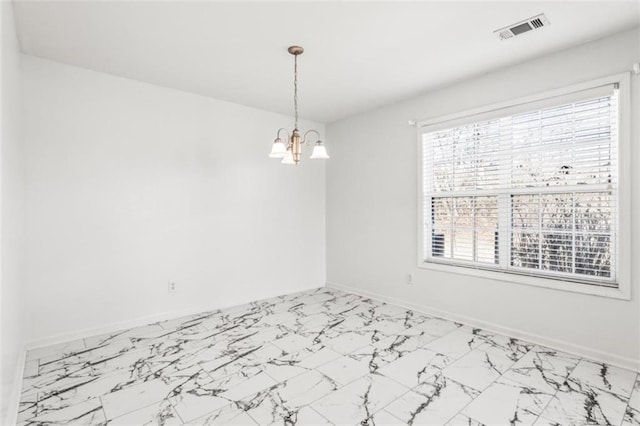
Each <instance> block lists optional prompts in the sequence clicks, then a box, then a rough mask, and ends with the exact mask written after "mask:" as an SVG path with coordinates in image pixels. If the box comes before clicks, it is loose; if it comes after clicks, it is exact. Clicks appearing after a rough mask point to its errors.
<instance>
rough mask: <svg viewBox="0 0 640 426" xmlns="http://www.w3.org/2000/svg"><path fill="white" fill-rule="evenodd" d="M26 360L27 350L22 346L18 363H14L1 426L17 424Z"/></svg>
mask: <svg viewBox="0 0 640 426" xmlns="http://www.w3.org/2000/svg"><path fill="white" fill-rule="evenodd" d="M26 358H27V348H26V346H24V345H23V346H22V348H21V349H20V351H19V352H18V362H17V363H16V372H15V374H14V378H13V383H12V389H11V394H10V395H9V401H7V413H6V415H5V418H4V422H3V423H2V424H3V425H15V424H17V423H18V409H19V404H20V393H21V391H22V380H23V378H24V377H23V376H24V366H25V362H26Z"/></svg>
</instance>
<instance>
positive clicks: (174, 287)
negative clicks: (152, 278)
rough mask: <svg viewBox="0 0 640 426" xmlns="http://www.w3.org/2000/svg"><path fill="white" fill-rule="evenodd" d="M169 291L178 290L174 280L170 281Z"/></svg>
mask: <svg viewBox="0 0 640 426" xmlns="http://www.w3.org/2000/svg"><path fill="white" fill-rule="evenodd" d="M168 290H169V293H175V292H176V283H174V282H173V281H169V288H168Z"/></svg>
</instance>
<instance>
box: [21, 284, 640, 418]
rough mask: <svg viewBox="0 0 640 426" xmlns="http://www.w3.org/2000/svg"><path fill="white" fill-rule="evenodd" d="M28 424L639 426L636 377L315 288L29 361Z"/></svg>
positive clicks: (90, 341)
mask: <svg viewBox="0 0 640 426" xmlns="http://www.w3.org/2000/svg"><path fill="white" fill-rule="evenodd" d="M19 410H20V412H19V419H18V420H19V424H20V425H48V424H85V425H105V424H109V425H132V426H133V425H183V424H192V425H209V424H232V425H255V424H260V425H271V424H286V425H293V424H308V425H316V424H340V425H342V424H345V425H401V424H414V425H530V424H536V425H585V424H598V425H600V424H602V425H605V424H606V425H617V426H620V425H640V379H639V378H638V374H637V373H635V372H632V371H628V370H624V369H621V368H617V367H614V366H610V365H606V364H602V363H597V362H594V361H591V360H587V359H583V358H580V357H577V356H574V355H571V354H566V353H561V352H558V351H554V350H552V349H549V348H544V347H540V346H536V345H533V344H530V343H527V342H523V341H520V340H517V339H513V338H510V337H508V336H502V335H496V334H492V333H489V332H486V331H484V330H479V329H474V328H471V327H468V326H465V325H463V324H458V323H454V322H451V321H446V320H443V319H441V318H435V317H431V316H428V315H424V314H420V313H417V312H412V311H408V310H406V309H403V308H400V307H397V306H393V305H389V304H385V303H382V302H378V301H375V300H371V299H367V298H364V297H360V296H357V295H354V294H349V293H344V292H341V291H337V290H333V289H328V288H320V289H317V290H312V291H307V292H302V293H296V294H291V295H286V296H281V297H277V298H273V299H269V300H262V301H258V302H254V303H250V304H247V305H243V306H237V307H233V308H230V309H224V310H219V311H213V312H205V313H202V314H198V315H192V316H188V317H184V318H179V319H175V320H171V321H164V322H159V323H156V324H150V325H147V326H144V327H139V328H134V329H130V330H122V331H120V332H117V333H112V334H107V335H101V336H94V337H91V338H87V339H83V340H77V341H73V342H66V343H63V344H59V345H54V346H50V347H46V348H41V349H36V350H33V351H30V352H28V354H27V362H26V364H25V371H24V381H23V387H22V398H21V402H20V407H19Z"/></svg>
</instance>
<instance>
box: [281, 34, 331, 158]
mask: <svg viewBox="0 0 640 426" xmlns="http://www.w3.org/2000/svg"><path fill="white" fill-rule="evenodd" d="M287 50H288V51H289V53H291V54H292V55H293V109H294V111H295V125H294V127H293V131H292V132H291V134H289V132H288V131H287V129H284V128H281V129H278V133H277V134H276V139H275V140H274V141H273V145H272V147H271V153H270V154H269V157H271V158H281V159H282V161H281V162H282V164H298V163H299V162H300V156H301V154H302V146H303V145H305V146H308V145H312V144H313V151H312V152H311V157H309V158H310V159H312V160H326V159H327V158H329V155H327V149H326V148H325V146H324V145H323V144H322V141H321V140H320V133H318V131H317V130H307V132H306V133H305V134H304V136H302V137H300V131H299V130H298V55H302V52H304V49H303V48H302V47H300V46H290V47H289V49H287ZM282 132H285V133H286V134H287V141H288V144H287V146H286V147H285V146H284V143H283V142H282V138H281V137H280V135H281V133H282ZM309 134H313V135H314V136H315V143H314V142H313V140H307V136H308V135H309Z"/></svg>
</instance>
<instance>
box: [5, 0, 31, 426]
mask: <svg viewBox="0 0 640 426" xmlns="http://www.w3.org/2000/svg"><path fill="white" fill-rule="evenodd" d="M0 15H1V24H2V33H1V34H2V88H1V95H2V113H1V117H2V118H1V119H2V124H1V126H2V132H1V135H2V136H1V137H2V140H1V145H2V149H1V151H0V156H1V158H2V161H1V163H0V170H1V171H2V173H1V176H0V179H1V182H2V187H1V197H0V198H1V205H2V209H1V210H2V211H1V214H2V220H1V223H0V251H1V256H0V257H1V271H2V272H1V274H0V279H1V282H0V283H1V292H0V297H1V300H2V303H1V307H0V309H1V322H2V327H1V328H2V330H1V345H0V346H1V347H2V354H1V356H2V370H1V371H0V377H1V378H2V393H1V394H0V399H1V400H2V410H1V412H0V420H1V419H8V418H10V416H11V413H10V411H14V410H15V408H14V405H15V404H17V400H16V399H14V400H13V404H12V403H11V398H16V397H17V394H15V393H13V392H14V390H15V383H14V382H15V379H16V370H17V369H18V365H19V364H20V363H19V357H20V350H21V349H22V345H23V341H22V340H21V339H22V330H21V325H22V322H23V321H22V319H23V318H22V314H21V313H22V295H23V286H24V274H23V272H24V268H23V267H24V169H25V167H24V145H23V143H22V134H21V108H22V96H21V84H20V53H19V48H18V41H17V38H16V32H15V24H14V18H13V8H12V4H11V3H10V2H4V1H3V2H1V3H0ZM12 393H13V394H12ZM3 424H9V422H8V421H5V422H3Z"/></svg>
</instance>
